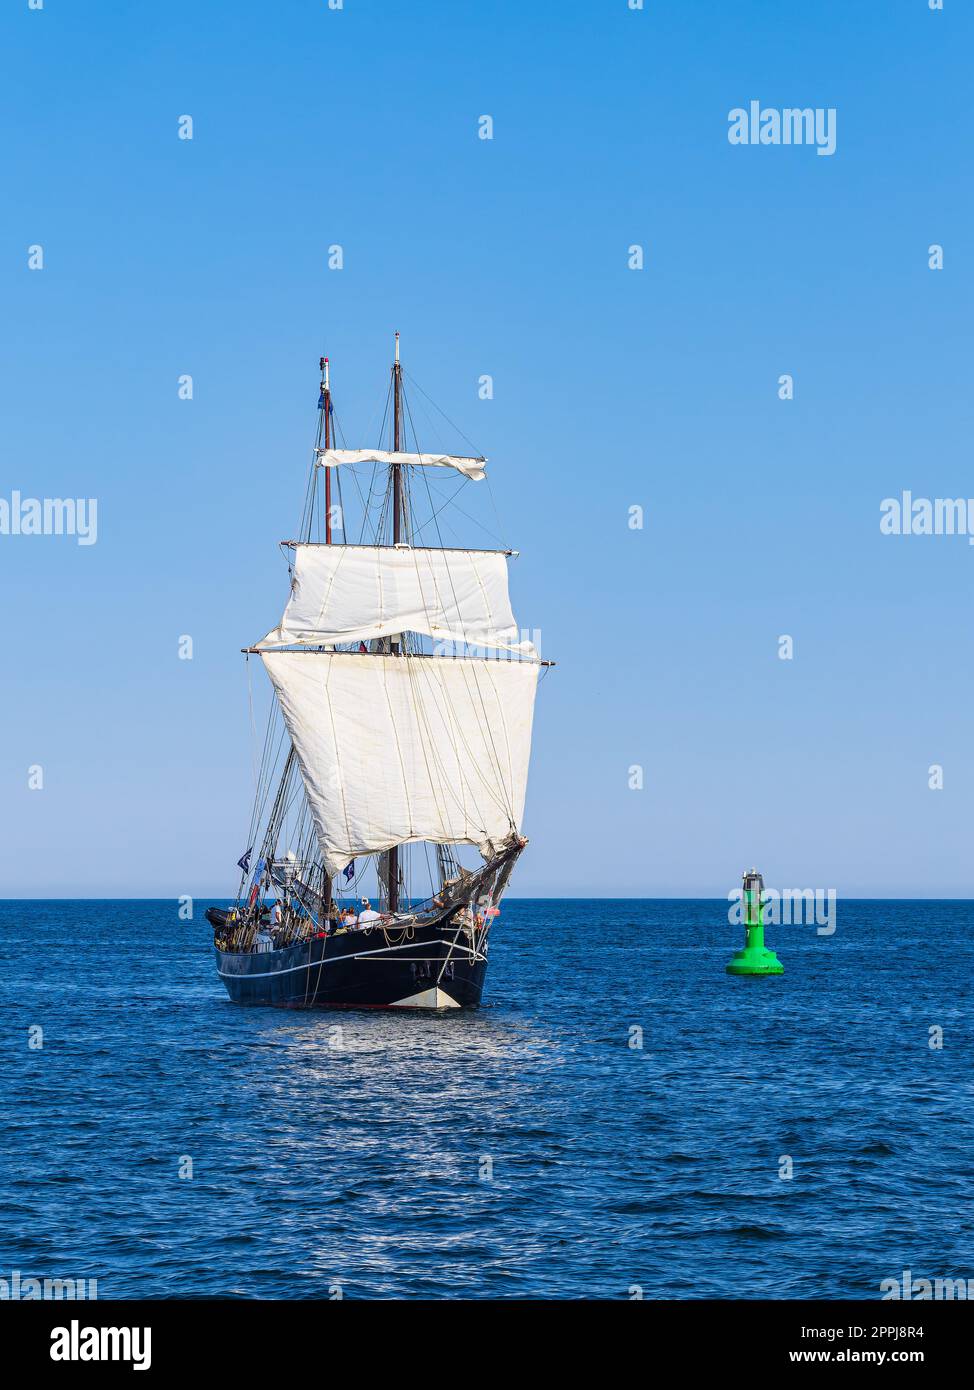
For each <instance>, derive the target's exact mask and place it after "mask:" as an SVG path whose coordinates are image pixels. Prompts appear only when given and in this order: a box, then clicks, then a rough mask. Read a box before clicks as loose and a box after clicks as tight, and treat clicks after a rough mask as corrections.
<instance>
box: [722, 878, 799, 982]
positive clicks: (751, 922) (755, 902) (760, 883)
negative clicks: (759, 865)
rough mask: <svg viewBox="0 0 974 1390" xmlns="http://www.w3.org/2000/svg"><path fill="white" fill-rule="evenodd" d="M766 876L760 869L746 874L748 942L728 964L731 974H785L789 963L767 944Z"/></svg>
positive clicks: (746, 928) (744, 895) (745, 892)
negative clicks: (765, 935) (765, 922)
mask: <svg viewBox="0 0 974 1390" xmlns="http://www.w3.org/2000/svg"><path fill="white" fill-rule="evenodd" d="M763 893H764V879H763V878H762V877H761V875H760V874H759V873H758V871H757V869H751V870H750V871H749V872H746V873H745V874H744V889H743V901H744V933H745V935H744V946H743V949H742V950H740V951H735V953H734V959H733V960H732V961H731V962H730V963H729V964H728V966H727V973H728V975H783V974H784V972H785V967H784V966H783V965H782V964H781V961H780V960H779V959H778V957H777V956H776V955H775V953H774V951H769V950H768V948H767V946H765V944H764V908H763V907H762V906H761V897H762V894H763Z"/></svg>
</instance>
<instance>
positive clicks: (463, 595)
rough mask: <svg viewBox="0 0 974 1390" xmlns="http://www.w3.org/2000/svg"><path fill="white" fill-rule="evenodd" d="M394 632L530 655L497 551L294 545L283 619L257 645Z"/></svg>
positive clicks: (330, 642)
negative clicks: (416, 634) (522, 639)
mask: <svg viewBox="0 0 974 1390" xmlns="http://www.w3.org/2000/svg"><path fill="white" fill-rule="evenodd" d="M400 632H422V633H425V634H426V635H427V636H429V637H432V638H434V639H435V640H437V641H450V642H466V643H470V644H471V645H473V646H476V647H488V648H489V647H494V648H500V649H502V650H505V651H516V652H519V653H521V654H522V655H525V656H534V655H535V649H534V647H533V645H532V644H531V643H530V642H527V641H525V642H521V643H518V641H517V635H518V633H517V627H516V626H515V623H514V614H513V613H512V612H511V601H510V597H509V595H508V591H507V558H506V556H505V555H504V554H503V552H502V551H497V550H432V549H425V548H420V547H415V546H412V547H405V546H404V547H402V548H394V547H390V546H346V545H299V546H296V547H295V559H294V575H293V578H292V580H291V597H290V598H289V600H288V603H287V607H286V608H285V610H284V616H283V617H282V618H281V621H280V623H279V624H278V626H277V627H276V628H274V629H273V630H272V631H271V632H269V633H268V634H267V636H266V637H264V638H263V639H262V640H261V641H260V642H259V643H258V644H257V645H258V646H259V647H261V648H268V647H282V646H293V645H303V646H314V647H321V646H334V645H335V644H336V643H342V642H367V641H369V640H370V639H371V638H373V637H391V636H395V635H396V634H397V633H400Z"/></svg>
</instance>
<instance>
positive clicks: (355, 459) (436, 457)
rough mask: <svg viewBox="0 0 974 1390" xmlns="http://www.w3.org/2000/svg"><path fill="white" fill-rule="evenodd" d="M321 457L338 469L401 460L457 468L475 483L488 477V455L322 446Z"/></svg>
mask: <svg viewBox="0 0 974 1390" xmlns="http://www.w3.org/2000/svg"><path fill="white" fill-rule="evenodd" d="M317 459H318V463H319V465H320V466H321V467H322V468H338V467H339V466H340V465H341V464H343V463H386V464H391V463H400V464H406V465H410V466H413V467H418V468H455V469H456V471H457V472H458V473H462V474H463V476H464V477H465V478H470V479H471V480H472V481H473V482H475V483H479V482H481V481H482V480H483V479H484V478H485V477H486V476H487V472H486V469H485V467H484V465H485V464H486V462H487V460H486V459H485V458H467V457H466V456H465V455H462V454H405V453H401V452H400V451H399V450H389V449H319V450H318V451H317Z"/></svg>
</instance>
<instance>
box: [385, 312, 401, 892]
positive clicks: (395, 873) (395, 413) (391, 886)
mask: <svg viewBox="0 0 974 1390" xmlns="http://www.w3.org/2000/svg"><path fill="white" fill-rule="evenodd" d="M392 447H393V450H394V451H395V452H396V453H397V454H398V453H399V452H400V450H401V449H402V367H401V365H400V362H399V334H398V333H397V334H396V358H395V361H394V362H393V364H392ZM391 467H392V543H393V545H399V544H400V543H401V541H402V532H403V524H402V522H403V516H402V465H401V464H399V463H394V464H392V465H391ZM389 645H390V650H391V651H392V653H393V654H394V655H398V654H399V652H400V645H401V644H400V642H397V641H395V640H393V641H392V642H391V643H390V644H389ZM386 864H387V867H388V871H389V872H388V881H387V883H386V897H387V899H388V902H387V906H388V910H389V911H390V912H397V911H398V910H399V846H398V845H393V847H392V849H390V851H389V854H388V857H387V860H386Z"/></svg>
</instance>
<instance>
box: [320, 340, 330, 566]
mask: <svg viewBox="0 0 974 1390" xmlns="http://www.w3.org/2000/svg"><path fill="white" fill-rule="evenodd" d="M321 394H322V396H323V397H324V406H325V448H326V449H330V448H331V382H330V379H329V371H328V358H327V357H323V358H322V359H321ZM325 545H331V469H330V468H326V469H325Z"/></svg>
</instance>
